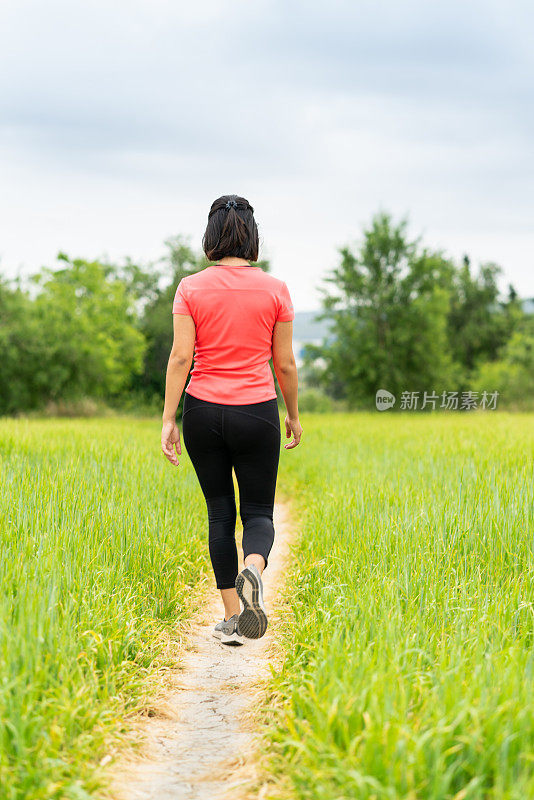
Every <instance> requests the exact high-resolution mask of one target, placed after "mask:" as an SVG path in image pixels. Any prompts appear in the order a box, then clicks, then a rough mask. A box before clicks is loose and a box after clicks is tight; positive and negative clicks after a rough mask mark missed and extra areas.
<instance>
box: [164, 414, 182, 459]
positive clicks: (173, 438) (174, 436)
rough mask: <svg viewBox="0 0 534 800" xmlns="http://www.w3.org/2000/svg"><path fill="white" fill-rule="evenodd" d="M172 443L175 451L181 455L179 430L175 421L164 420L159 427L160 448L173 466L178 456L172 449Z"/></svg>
mask: <svg viewBox="0 0 534 800" xmlns="http://www.w3.org/2000/svg"><path fill="white" fill-rule="evenodd" d="M173 445H175V446H176V453H178V455H179V456H181V455H182V447H181V445H180V431H179V430H178V425H177V424H176V422H164V423H163V428H162V429H161V449H162V450H163V454H164V455H165V456H166V457H167V458H168V459H169V461H170V462H171V464H174V466H175V467H177V466H178V458H177V456H176V453H175V452H174V450H173Z"/></svg>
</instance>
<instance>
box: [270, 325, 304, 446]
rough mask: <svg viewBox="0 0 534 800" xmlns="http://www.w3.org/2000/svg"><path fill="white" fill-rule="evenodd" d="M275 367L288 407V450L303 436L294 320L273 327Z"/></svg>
mask: <svg viewBox="0 0 534 800" xmlns="http://www.w3.org/2000/svg"><path fill="white" fill-rule="evenodd" d="M272 352H273V367H274V371H275V374H276V378H277V380H278V384H279V386H280V390H281V392H282V395H283V398H284V402H285V404H286V409H287V417H286V420H285V424H286V436H287V437H288V438H289V436H291V434H293V440H292V441H291V442H289V444H286V445H284V447H285V448H286V450H289V449H291V448H293V447H296V446H297V445H298V443H299V442H300V438H301V436H302V425H301V424H300V421H299V408H298V374H297V365H296V363H295V356H294V355H293V322H292V321H289V322H281V321H279V322H275V324H274V329H273V345H272Z"/></svg>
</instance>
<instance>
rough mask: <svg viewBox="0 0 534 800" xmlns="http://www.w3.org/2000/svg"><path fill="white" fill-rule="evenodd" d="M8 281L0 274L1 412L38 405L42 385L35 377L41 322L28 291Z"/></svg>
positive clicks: (41, 352) (40, 359) (39, 357)
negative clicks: (34, 312)
mask: <svg viewBox="0 0 534 800" xmlns="http://www.w3.org/2000/svg"><path fill="white" fill-rule="evenodd" d="M10 284H11V281H8V280H6V279H4V278H0V352H1V353H2V358H1V359H0V414H13V413H15V412H16V411H18V410H19V409H21V408H27V409H30V408H37V407H38V406H39V404H40V403H41V393H42V388H43V387H42V385H41V383H40V381H39V378H38V376H39V372H40V370H41V369H42V364H43V359H44V356H45V348H44V346H43V342H42V338H41V337H42V331H41V326H40V325H39V323H38V321H37V320H36V318H35V316H34V314H33V304H32V301H31V299H30V298H29V296H28V294H27V292H25V291H23V290H21V289H20V288H16V289H13V288H12V287H11V285H10Z"/></svg>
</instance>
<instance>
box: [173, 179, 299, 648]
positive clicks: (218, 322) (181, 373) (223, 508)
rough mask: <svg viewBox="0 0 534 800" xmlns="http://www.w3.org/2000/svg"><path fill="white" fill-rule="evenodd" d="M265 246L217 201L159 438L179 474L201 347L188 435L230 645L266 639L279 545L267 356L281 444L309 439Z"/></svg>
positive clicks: (251, 226)
mask: <svg viewBox="0 0 534 800" xmlns="http://www.w3.org/2000/svg"><path fill="white" fill-rule="evenodd" d="M258 241H259V240H258V228H257V226H256V222H255V220H254V209H253V208H252V206H251V205H250V203H249V202H248V201H247V200H245V198H244V197H238V196H237V195H225V196H223V197H219V199H218V200H215V202H214V203H213V205H212V206H211V209H210V212H209V214H208V224H207V227H206V231H205V233H204V238H203V242H202V244H203V247H204V252H205V253H206V256H207V258H208V259H209V260H210V261H215V262H216V263H215V264H212V265H211V266H209V267H206V268H205V269H202V270H201V271H200V272H196V273H194V274H191V275H188V276H187V277H185V278H182V280H181V281H180V283H179V284H178V287H177V289H176V294H175V297H174V302H173V306H172V313H173V315H174V316H173V320H174V342H173V346H172V350H171V354H170V357H169V363H168V366H167V377H166V388H165V408H164V411H163V429H162V433H161V447H162V450H163V453H164V454H165V456H166V457H167V458H168V460H169V461H170V462H171V464H174V465H175V466H177V465H178V458H177V455H180V454H181V452H182V450H181V445H180V432H179V430H178V426H177V424H176V411H177V409H178V405H179V403H180V398H181V396H182V391H184V386H185V382H186V380H187V376H188V373H189V369H190V367H191V362H192V360H193V351H194V355H195V364H194V367H193V370H192V372H191V377H190V379H189V382H188V384H187V386H186V387H185V394H184V404H183V413H182V432H183V437H184V444H185V446H186V449H187V452H188V454H189V457H190V458H191V462H192V464H193V467H194V469H195V472H196V474H197V477H198V480H199V483H200V487H201V489H202V492H203V494H204V497H205V499H206V506H207V513H208V524H209V553H210V558H211V563H212V566H213V571H214V573H215V580H216V583H217V588H218V589H220V592H221V597H222V601H223V605H224V619H223V620H222V621H221V622H219V623H218V624H217V625H215V629H214V635H215V636H217V637H218V638H220V639H221V641H222V642H223V643H224V644H228V645H238V644H243V637H247V638H250V639H259V638H260V637H261V636H263V634H264V633H265V631H266V628H267V615H266V612H265V606H264V603H263V584H262V573H263V571H264V570H265V568H266V566H267V564H268V559H269V553H270V551H271V548H272V545H273V541H274V526H273V508H274V498H275V488H276V478H277V474H278V462H279V458H280V441H281V433H280V416H279V412H278V404H277V400H276V391H275V387H274V380H273V376H272V372H271V368H270V366H269V359H270V358H271V356H272V359H273V366H274V371H275V373H276V377H277V379H278V383H279V385H280V389H281V391H282V395H283V398H284V401H285V405H286V410H287V416H286V418H285V429H286V437H287V438H290V437H291V436H293V438H292V440H291V442H289V443H287V444H285V445H284V446H285V448H286V449H287V450H289V449H291V448H294V447H296V446H297V445H298V444H299V442H300V438H301V435H302V426H301V424H300V422H299V414H298V403H297V393H298V377H297V368H296V365H295V358H294V356H293V348H292V332H293V322H292V320H293V319H294V317H295V314H294V311H293V305H292V303H291V297H290V294H289V291H288V288H287V286H286V284H285V282H284V281H282V280H280V279H279V278H275V277H274V276H272V275H269V274H268V273H266V272H264V271H263V270H262V268H261V267H258V266H254V265H253V264H251V263H250V262H251V261H252V262H255V261H257V260H258V247H259V245H258ZM175 450H176V452H175ZM232 468H233V469H234V470H235V475H236V479H237V483H238V486H239V511H240V516H241V522H242V524H243V556H244V564H245V566H244V569H243V570H242V571H241V572H240V573H239V574H238V559H237V549H236V543H235V524H236V503H235V494H234V483H233V479H232ZM240 601H241V602H240Z"/></svg>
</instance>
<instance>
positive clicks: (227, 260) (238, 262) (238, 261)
mask: <svg viewBox="0 0 534 800" xmlns="http://www.w3.org/2000/svg"><path fill="white" fill-rule="evenodd" d="M217 264H228V266H230V267H231V266H237V267H239V266H242V265H244V264H248V265H249V266H250V262H249V261H247V259H246V258H238V257H237V256H225V257H224V258H219V259H218V260H217Z"/></svg>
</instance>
